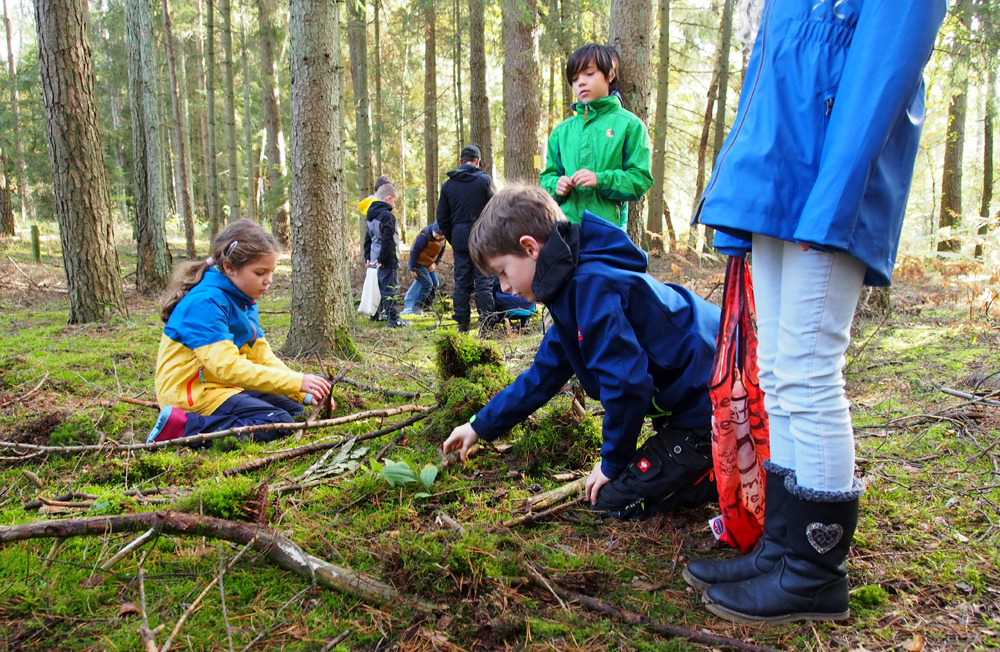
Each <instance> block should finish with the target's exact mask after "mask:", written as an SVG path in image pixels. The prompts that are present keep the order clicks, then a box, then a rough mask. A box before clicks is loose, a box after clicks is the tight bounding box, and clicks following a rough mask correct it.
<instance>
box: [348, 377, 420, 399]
mask: <svg viewBox="0 0 1000 652" xmlns="http://www.w3.org/2000/svg"><path fill="white" fill-rule="evenodd" d="M344 382H345V383H346V384H348V385H350V386H351V387H357V388H358V389H363V390H365V391H366V392H372V393H373V394H382V395H383V396H396V397H399V398H419V397H420V392H400V391H397V390H394V389H382V388H381V387H372V386H371V385H366V384H364V383H362V382H358V381H357V380H354V379H353V378H346V377H345V378H344Z"/></svg>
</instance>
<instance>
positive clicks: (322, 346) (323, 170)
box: [284, 0, 354, 356]
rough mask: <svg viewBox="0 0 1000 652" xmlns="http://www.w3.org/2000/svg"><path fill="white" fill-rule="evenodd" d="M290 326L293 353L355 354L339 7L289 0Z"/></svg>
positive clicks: (286, 349) (323, 2)
mask: <svg viewBox="0 0 1000 652" xmlns="http://www.w3.org/2000/svg"><path fill="white" fill-rule="evenodd" d="M289 32H290V36H291V50H290V58H291V77H292V148H291V168H292V172H291V177H292V219H291V222H292V277H293V278H294V279H295V283H293V284H292V322H291V328H290V329H289V332H288V340H287V341H286V343H285V347H284V352H285V353H286V354H288V355H302V354H305V353H311V352H319V353H320V354H326V353H329V352H332V353H335V354H339V355H344V356H347V355H352V354H353V352H354V351H353V349H354V345H353V343H352V342H351V339H350V335H349V334H348V332H347V327H348V325H349V324H351V323H353V322H354V309H353V308H354V307H353V302H352V300H351V278H350V253H349V248H348V242H349V235H348V234H349V227H348V224H350V223H351V222H350V221H349V220H348V218H347V217H346V215H347V211H346V209H347V206H346V197H345V179H344V160H343V151H342V142H341V138H342V133H343V128H342V117H341V102H340V99H341V93H342V92H343V82H342V80H343V62H342V61H341V49H340V4H339V3H334V2H327V1H326V0H291V3H290V7H289Z"/></svg>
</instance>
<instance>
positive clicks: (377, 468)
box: [368, 457, 385, 473]
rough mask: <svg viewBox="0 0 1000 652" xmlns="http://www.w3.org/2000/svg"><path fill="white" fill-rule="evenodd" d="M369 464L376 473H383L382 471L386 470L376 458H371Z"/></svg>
mask: <svg viewBox="0 0 1000 652" xmlns="http://www.w3.org/2000/svg"><path fill="white" fill-rule="evenodd" d="M368 463H369V464H370V465H371V467H372V471H373V472H374V473H381V472H382V469H384V468H385V467H383V466H382V465H381V464H379V463H378V462H376V461H375V458H374V457H373V458H371V459H370V460H368Z"/></svg>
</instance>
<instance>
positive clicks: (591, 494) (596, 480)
mask: <svg viewBox="0 0 1000 652" xmlns="http://www.w3.org/2000/svg"><path fill="white" fill-rule="evenodd" d="M609 482H611V478H609V477H608V476H606V475H604V471H602V470H601V462H600V461H598V462H597V464H595V465H594V470H593V471H591V472H590V477H588V478H587V491H586V496H587V502H589V503H590V504H591V505H597V494H599V493H600V491H601V487H603V486H604V485H606V484H608V483H609Z"/></svg>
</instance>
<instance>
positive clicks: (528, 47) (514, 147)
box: [501, 0, 541, 185]
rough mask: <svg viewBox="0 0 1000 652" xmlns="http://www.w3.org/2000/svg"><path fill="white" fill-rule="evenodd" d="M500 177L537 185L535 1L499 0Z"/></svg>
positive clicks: (538, 109) (539, 104) (539, 101)
mask: <svg viewBox="0 0 1000 652" xmlns="http://www.w3.org/2000/svg"><path fill="white" fill-rule="evenodd" d="M501 8H502V10H503V46H504V61H503V80H504V82H503V102H504V109H505V111H504V113H505V124H504V147H503V157H504V177H505V178H506V179H507V181H520V182H523V183H530V184H535V185H537V184H538V173H539V171H538V167H537V166H536V165H535V159H536V156H537V154H538V121H539V114H540V113H541V100H540V99H539V97H538V60H537V59H536V58H535V53H536V52H537V50H538V48H537V47H536V43H535V38H536V35H535V21H536V18H537V15H538V7H537V6H536V1H535V0H503V2H502V4H501Z"/></svg>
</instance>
